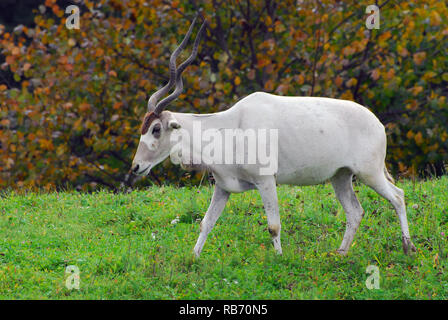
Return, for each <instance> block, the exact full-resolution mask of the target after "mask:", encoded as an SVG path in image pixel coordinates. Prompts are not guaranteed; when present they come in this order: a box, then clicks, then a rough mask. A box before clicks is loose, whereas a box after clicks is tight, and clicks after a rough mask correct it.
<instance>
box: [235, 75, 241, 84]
mask: <svg viewBox="0 0 448 320" xmlns="http://www.w3.org/2000/svg"><path fill="white" fill-rule="evenodd" d="M234 83H235V85H237V86H239V85H240V83H241V79H240V77H238V76H236V78H235V81H234Z"/></svg>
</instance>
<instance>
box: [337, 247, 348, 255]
mask: <svg viewBox="0 0 448 320" xmlns="http://www.w3.org/2000/svg"><path fill="white" fill-rule="evenodd" d="M336 253H337V254H338V255H340V256H343V257H345V256H346V255H347V253H348V250H344V249H341V248H339V249H338V250H336Z"/></svg>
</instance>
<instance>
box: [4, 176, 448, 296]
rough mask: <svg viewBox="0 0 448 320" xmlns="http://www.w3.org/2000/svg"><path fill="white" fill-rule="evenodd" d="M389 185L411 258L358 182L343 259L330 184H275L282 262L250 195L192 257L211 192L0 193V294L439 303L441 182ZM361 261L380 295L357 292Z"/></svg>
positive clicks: (380, 205) (379, 203)
mask: <svg viewBox="0 0 448 320" xmlns="http://www.w3.org/2000/svg"><path fill="white" fill-rule="evenodd" d="M398 185H399V186H400V187H402V188H404V190H405V192H406V199H407V207H408V219H409V224H410V231H411V236H413V241H414V243H415V245H416V246H417V248H418V252H417V253H416V254H414V255H412V256H406V255H404V253H403V250H402V247H401V233H400V226H399V222H398V218H397V216H396V215H395V213H394V211H393V210H392V207H391V205H389V203H387V202H386V201H385V200H384V199H382V198H380V197H379V196H378V195H377V194H376V193H375V192H374V191H372V190H371V189H369V188H368V187H366V186H364V185H355V190H356V192H357V194H358V197H359V199H360V202H361V203H362V205H363V207H364V209H365V212H366V215H365V217H364V219H363V221H362V223H361V227H360V228H359V230H358V233H357V235H356V237H355V241H354V243H353V246H352V248H351V250H350V252H349V254H348V256H346V257H340V256H338V255H335V254H334V251H335V249H337V248H338V246H339V244H340V242H341V240H342V236H343V233H344V230H345V215H344V212H343V211H342V208H341V206H340V204H339V203H338V202H337V200H336V198H335V196H334V193H333V190H332V188H331V185H329V184H326V185H318V186H314V187H303V188H299V187H290V186H281V187H279V188H278V195H279V204H280V206H281V208H280V214H281V217H282V244H283V255H282V256H278V255H276V254H275V252H274V249H273V247H272V245H271V242H270V236H269V233H268V232H267V222H266V216H265V213H264V211H263V206H262V203H261V199H260V196H259V194H258V193H257V192H255V191H252V192H247V193H244V194H234V195H232V196H231V198H230V201H229V203H228V204H227V206H226V209H225V211H224V212H223V214H222V216H221V218H220V219H219V220H218V223H217V225H216V226H215V228H214V229H213V230H212V232H211V233H210V235H209V238H208V240H207V242H206V244H205V247H204V250H203V252H202V255H201V257H200V259H199V260H196V259H195V258H194V255H193V247H194V245H195V242H196V238H197V236H198V234H199V219H200V218H201V217H202V216H203V215H204V213H205V211H206V209H207V207H208V203H209V200H210V197H211V194H212V188H211V187H209V186H203V187H201V188H199V189H197V188H180V189H179V188H173V187H166V186H165V187H160V188H152V189H149V190H147V191H134V192H132V193H128V194H113V193H110V192H98V193H93V194H80V193H76V192H68V193H50V194H46V193H42V194H37V193H29V194H24V195H18V194H16V193H13V192H8V193H3V194H2V197H1V198H0V235H1V237H0V298H2V299H447V298H448V270H447V267H448V261H447V255H448V247H447V244H448V239H447V236H448V177H445V178H442V179H439V180H429V181H426V182H416V183H413V182H411V181H402V182H399V183H398ZM177 217H178V221H179V222H178V223H171V222H172V221H173V220H175V219H176V218H177ZM69 265H75V266H77V267H78V268H79V271H80V288H79V290H77V289H73V290H69V289H68V288H66V279H67V274H66V273H65V272H66V267H67V266H69ZM368 265H376V266H378V268H379V271H380V288H379V289H372V290H369V289H367V287H366V283H365V282H366V279H367V277H368V276H369V275H368V274H367V273H366V268H367V266H368Z"/></svg>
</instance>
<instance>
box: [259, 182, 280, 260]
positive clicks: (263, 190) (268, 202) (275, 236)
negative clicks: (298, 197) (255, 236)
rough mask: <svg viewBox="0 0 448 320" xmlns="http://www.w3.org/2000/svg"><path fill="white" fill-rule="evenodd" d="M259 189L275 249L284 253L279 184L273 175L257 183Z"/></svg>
mask: <svg viewBox="0 0 448 320" xmlns="http://www.w3.org/2000/svg"><path fill="white" fill-rule="evenodd" d="M257 188H258V191H259V192H260V194H261V199H262V200H263V205H264V208H265V211H266V216H267V218H268V230H269V233H270V234H271V237H272V243H273V244H274V249H275V251H277V253H278V254H282V245H281V242H280V230H281V224H280V214H279V211H278V200H277V186H276V183H275V178H274V177H273V176H271V177H266V179H264V180H263V181H262V182H260V183H257Z"/></svg>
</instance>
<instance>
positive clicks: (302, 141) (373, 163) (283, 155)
mask: <svg viewBox="0 0 448 320" xmlns="http://www.w3.org/2000/svg"><path fill="white" fill-rule="evenodd" d="M194 121H200V122H201V128H202V130H206V129H210V128H240V129H243V130H244V129H278V169H277V172H276V173H275V174H273V175H260V173H259V172H260V170H259V169H260V168H259V166H257V165H253V164H251V165H245V164H216V165H215V164H208V165H206V167H207V169H208V170H210V171H211V172H212V174H213V176H214V178H215V181H216V184H215V192H214V195H213V198H212V201H211V204H210V207H209V209H208V211H207V213H206V215H205V217H204V219H203V221H202V222H201V233H200V236H199V239H198V241H197V244H196V246H195V253H196V255H197V256H199V254H200V252H201V250H202V247H203V245H204V242H205V240H206V237H207V235H208V233H209V232H210V231H211V229H212V228H213V226H214V224H215V222H216V220H217V219H218V217H219V215H220V214H221V212H222V210H223V208H224V206H225V204H226V202H227V199H228V197H229V194H230V193H233V192H243V191H246V190H249V189H254V188H256V189H258V190H259V191H260V194H261V196H262V200H263V203H264V207H265V210H266V214H267V218H268V227H269V231H270V233H271V236H272V240H273V244H274V247H275V249H276V250H277V252H278V253H281V251H282V249H281V244H280V230H281V226H280V216H279V208H278V204H277V194H276V184H291V185H314V184H319V183H322V182H325V181H327V180H330V181H331V182H332V184H333V187H334V189H335V192H336V196H337V197H338V199H339V201H340V202H341V204H342V206H343V208H344V210H345V212H346V217H347V225H346V232H345V235H344V238H343V241H342V244H341V246H340V248H339V250H338V252H340V253H341V254H346V253H347V251H348V249H349V247H350V244H351V242H352V240H353V237H354V235H355V233H356V230H357V228H358V226H359V224H360V222H361V219H362V216H363V214H364V213H363V210H362V208H361V206H360V204H359V202H358V200H357V199H356V196H355V193H354V192H353V188H352V177H353V175H356V176H357V177H358V178H359V179H360V180H361V181H362V182H364V183H365V184H367V185H368V186H370V187H372V188H373V189H374V190H375V191H377V192H378V193H379V194H380V195H381V196H383V197H385V198H386V199H387V200H389V201H390V202H391V203H392V204H393V206H394V208H395V210H396V212H397V214H398V216H399V219H400V223H401V228H402V238H403V248H404V250H405V252H407V251H408V249H409V248H411V249H412V250H415V247H414V245H413V244H412V242H411V240H410V235H409V230H408V225H407V219H406V210H405V204H404V193H403V191H402V190H401V189H399V188H397V187H396V186H395V185H394V184H393V183H392V179H391V178H390V176H389V175H388V173H387V170H386V168H385V163H384V161H385V157H386V144H387V139H386V134H385V130H384V126H383V125H382V124H381V123H380V121H379V120H378V119H377V118H376V116H375V115H374V114H373V113H372V112H370V111H369V110H368V109H367V108H365V107H363V106H361V105H359V104H357V103H355V102H351V101H346V100H337V99H330V98H317V97H284V96H275V95H272V94H267V93H263V92H256V93H253V94H251V95H249V96H247V97H245V98H244V99H242V100H240V101H239V102H238V103H236V104H235V105H234V106H233V107H232V108H230V109H228V110H226V111H224V112H219V113H214V114H205V115H195V114H185V113H171V112H168V111H164V112H163V113H162V114H161V116H160V120H155V121H154V123H152V124H151V127H150V129H149V130H148V133H146V134H145V135H142V136H141V142H140V145H139V148H138V150H137V154H136V156H135V158H134V165H136V164H138V165H139V166H140V168H148V170H146V169H145V170H143V171H141V172H140V174H147V173H148V172H149V170H150V169H151V168H152V167H153V166H154V165H156V164H157V163H159V162H161V161H162V160H163V159H165V158H166V157H167V156H168V155H169V154H170V148H172V147H173V143H172V142H170V135H171V134H172V133H173V130H176V129H179V128H182V129H183V130H187V131H189V132H191V133H192V134H193V132H192V131H193V122H194ZM157 122H159V126H160V125H161V126H162V128H163V129H162V135H161V136H160V137H159V138H155V137H154V136H153V135H152V134H151V132H152V131H151V128H152V127H153V126H154V125H155V124H156V123H157ZM144 150H146V151H144ZM193 152H194V151H193Z"/></svg>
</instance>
